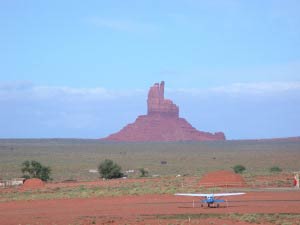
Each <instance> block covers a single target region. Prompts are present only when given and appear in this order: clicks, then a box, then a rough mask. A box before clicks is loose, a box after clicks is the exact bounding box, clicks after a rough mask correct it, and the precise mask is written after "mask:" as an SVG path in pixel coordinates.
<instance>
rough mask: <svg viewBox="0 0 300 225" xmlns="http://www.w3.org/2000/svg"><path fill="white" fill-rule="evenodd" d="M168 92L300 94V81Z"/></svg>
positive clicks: (191, 93)
mask: <svg viewBox="0 0 300 225" xmlns="http://www.w3.org/2000/svg"><path fill="white" fill-rule="evenodd" d="M166 91H167V92H169V93H171V94H176V95H180V94H183V95H190V96H201V95H206V96H207V95H208V96H209V95H211V94H221V95H224V94H225V95H241V94H242V95H261V96H263V95H268V96H270V95H277V94H283V93H290V92H297V93H299V94H300V82H298V81H295V82H256V83H233V84H229V85H224V86H216V87H211V88H206V89H204V88H203V89H198V88H179V89H169V88H167V89H166Z"/></svg>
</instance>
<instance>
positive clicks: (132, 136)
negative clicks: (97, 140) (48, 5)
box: [102, 81, 225, 142]
mask: <svg viewBox="0 0 300 225" xmlns="http://www.w3.org/2000/svg"><path fill="white" fill-rule="evenodd" d="M164 88H165V83H164V81H162V82H161V83H160V84H159V83H155V84H154V85H153V86H152V87H150V90H149V93H148V99H147V106H148V111H147V115H142V116H138V118H137V119H136V120H135V122H134V123H131V124H128V125H127V126H125V127H124V128H123V129H121V130H120V131H119V132H117V133H114V134H111V135H109V136H108V137H106V138H103V139H102V140H106V141H119V142H173V141H215V140H225V135H224V133H222V132H217V133H209V132H203V131H198V130H197V129H195V128H194V127H193V126H192V125H191V124H189V123H188V122H187V121H186V120H185V119H183V118H180V117H179V107H178V106H177V105H175V104H174V103H173V102H172V101H171V100H169V99H165V98H164Z"/></svg>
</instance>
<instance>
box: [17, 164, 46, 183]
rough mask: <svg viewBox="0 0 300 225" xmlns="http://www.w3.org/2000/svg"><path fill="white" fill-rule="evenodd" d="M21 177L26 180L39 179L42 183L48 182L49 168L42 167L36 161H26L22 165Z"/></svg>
mask: <svg viewBox="0 0 300 225" xmlns="http://www.w3.org/2000/svg"><path fill="white" fill-rule="evenodd" d="M21 171H22V173H23V177H24V178H26V179H29V178H39V179H41V180H42V181H47V180H50V179H51V178H50V174H51V168H50V167H46V166H43V165H42V164H41V163H39V162H38V161H35V160H32V161H29V160H26V161H24V162H23V163H22V169H21Z"/></svg>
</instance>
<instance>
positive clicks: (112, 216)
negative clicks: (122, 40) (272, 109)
mask: <svg viewBox="0 0 300 225" xmlns="http://www.w3.org/2000/svg"><path fill="white" fill-rule="evenodd" d="M193 200H194V205H193ZM227 200H228V205H226V204H225V205H223V206H222V207H221V208H215V209H214V208H201V207H200V203H199V201H198V199H197V198H194V197H182V196H174V195H142V196H121V197H98V198H86V199H59V200H34V201H12V202H2V203H0V218H1V221H0V224H1V225H2V224H3V225H4V224H7V225H10V224H126V223H127V224H168V223H169V222H170V221H173V220H174V219H173V220H172V219H171V218H170V219H166V220H164V219H158V218H157V217H156V216H157V215H181V214H186V215H185V216H184V217H183V218H181V221H182V222H184V221H188V220H189V222H191V219H189V216H188V215H189V214H191V215H193V214H233V213H291V214H299V213H300V191H284V192H271V191H264V192H248V193H247V194H246V195H243V196H235V197H228V198H227ZM185 218H186V219H185ZM192 221H194V222H196V221H198V222H199V219H198V220H197V219H194V220H193V219H192ZM212 221H214V224H224V220H222V219H217V218H212V219H205V218H204V219H203V220H202V222H201V224H205V223H206V222H207V223H210V224H211V222H212ZM218 221H219V222H218ZM232 223H234V221H231V222H230V224H232ZM187 224H188V223H187ZM196 224H197V223H196ZM236 224H247V223H245V222H236Z"/></svg>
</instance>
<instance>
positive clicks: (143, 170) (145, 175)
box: [139, 168, 149, 177]
mask: <svg viewBox="0 0 300 225" xmlns="http://www.w3.org/2000/svg"><path fill="white" fill-rule="evenodd" d="M139 171H140V177H147V176H148V174H149V172H148V171H147V170H145V169H144V168H140V169H139Z"/></svg>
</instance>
